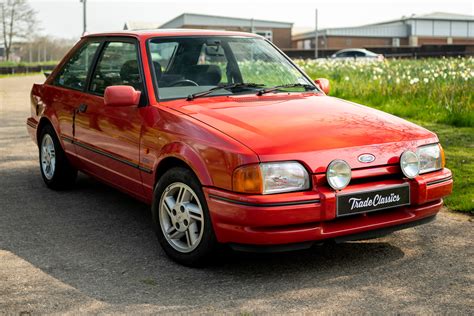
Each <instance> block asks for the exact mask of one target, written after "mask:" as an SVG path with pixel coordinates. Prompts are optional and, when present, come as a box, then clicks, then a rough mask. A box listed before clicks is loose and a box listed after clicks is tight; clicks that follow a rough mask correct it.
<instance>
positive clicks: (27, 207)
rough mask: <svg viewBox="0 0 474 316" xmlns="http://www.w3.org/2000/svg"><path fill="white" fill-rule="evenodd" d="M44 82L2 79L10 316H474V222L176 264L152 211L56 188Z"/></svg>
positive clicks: (81, 184)
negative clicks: (41, 145) (31, 132)
mask: <svg viewBox="0 0 474 316" xmlns="http://www.w3.org/2000/svg"><path fill="white" fill-rule="evenodd" d="M41 80H43V78H42V77H41V76H30V77H16V78H8V79H0V149H1V154H0V188H1V190H0V314H2V312H6V313H10V312H11V313H20V312H30V313H77V312H83V313H104V312H105V313H114V312H121V313H136V312H142V313H156V312H168V313H176V312H182V313H184V312H201V313H216V312H231V313H273V312H279V313H286V312H318V313H334V312H336V313H344V314H349V313H351V314H353V313H357V314H359V313H366V312H370V313H375V314H379V313H387V312H392V313H418V314H426V313H443V314H444V313H451V314H464V315H467V314H471V315H472V314H473V312H474V229H473V228H474V222H473V221H472V218H470V217H468V216H466V215H461V214H457V213H450V212H447V211H443V212H441V213H440V214H439V215H438V218H437V220H436V221H435V222H433V223H430V224H427V225H424V226H420V227H417V228H411V229H407V230H405V231H400V232H397V233H395V234H393V235H391V236H389V237H386V238H380V239H374V240H371V241H367V242H352V243H346V244H341V245H325V246H320V247H317V248H315V249H312V250H309V251H302V252H293V253H287V254H279V255H249V254H232V253H230V254H228V255H226V256H223V258H221V259H220V260H219V262H217V263H216V264H215V265H214V266H211V267H208V268H206V269H200V270H199V269H190V268H185V267H182V266H179V265H177V264H175V263H173V262H171V261H170V260H168V259H167V258H166V256H165V254H164V253H163V251H162V250H161V249H160V247H159V245H158V243H157V241H156V238H155V236H154V234H153V232H152V229H151V225H150V218H149V214H148V209H149V208H148V206H146V205H144V204H142V203H140V202H137V201H136V200H134V199H132V198H130V197H128V196H127V195H125V194H122V193H120V192H118V191H116V190H114V189H111V188H109V187H107V186H105V185H102V184H100V183H98V182H97V181H95V180H92V179H90V178H88V177H86V176H83V175H81V176H80V177H79V180H78V183H77V187H76V188H75V189H74V190H71V191H66V192H54V191H51V190H48V189H46V187H45V185H44V184H43V182H42V180H41V176H40V173H39V169H38V162H37V149H36V147H35V146H34V144H33V143H32V142H31V140H30V139H29V137H28V135H27V132H26V127H25V119H26V117H27V116H28V114H29V90H30V88H31V85H32V83H33V82H35V81H41Z"/></svg>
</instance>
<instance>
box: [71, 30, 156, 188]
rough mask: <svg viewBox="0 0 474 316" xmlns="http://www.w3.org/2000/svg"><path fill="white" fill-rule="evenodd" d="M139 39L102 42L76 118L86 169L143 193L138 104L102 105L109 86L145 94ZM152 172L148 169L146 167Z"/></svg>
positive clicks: (76, 140)
mask: <svg viewBox="0 0 474 316" xmlns="http://www.w3.org/2000/svg"><path fill="white" fill-rule="evenodd" d="M143 82H144V81H143V74H142V68H141V63H140V58H139V52H138V45H137V42H136V40H134V39H127V38H117V39H113V40H107V41H105V42H104V44H103V47H102V49H101V52H100V53H99V56H98V58H97V61H96V63H95V65H94V68H93V70H92V72H91V76H90V82H89V84H88V87H87V92H88V96H87V97H86V98H83V99H82V100H81V104H80V106H79V110H78V111H77V114H76V118H75V135H74V144H75V150H76V153H77V156H78V157H79V158H80V160H81V162H82V165H83V168H84V169H85V170H86V171H87V172H89V173H92V174H94V175H96V176H98V177H100V178H102V179H104V180H105V181H106V182H108V183H110V184H111V185H114V186H116V187H119V188H121V189H123V190H125V191H128V192H129V193H131V194H133V195H135V196H138V197H142V196H143V187H142V181H141V176H140V169H143V168H140V165H139V146H140V132H141V127H142V121H143V120H142V116H141V108H140V106H138V107H137V106H133V105H130V106H121V107H110V106H105V105H104V92H105V89H106V88H107V87H108V86H114V85H129V86H132V87H134V88H135V89H136V90H139V91H141V92H142V96H141V97H142V99H141V103H140V104H141V105H142V106H143V105H146V103H147V98H146V95H145V89H144V84H143ZM146 171H148V170H146Z"/></svg>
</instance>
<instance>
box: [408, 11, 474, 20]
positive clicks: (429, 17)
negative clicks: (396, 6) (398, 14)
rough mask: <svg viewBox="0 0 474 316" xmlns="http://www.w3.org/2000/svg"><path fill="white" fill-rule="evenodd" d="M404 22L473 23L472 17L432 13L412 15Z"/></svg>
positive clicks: (473, 17) (473, 18) (473, 16)
mask: <svg viewBox="0 0 474 316" xmlns="http://www.w3.org/2000/svg"><path fill="white" fill-rule="evenodd" d="M405 20H449V21H474V15H466V14H457V13H448V12H432V13H428V14H420V15H412V16H410V17H406V18H405Z"/></svg>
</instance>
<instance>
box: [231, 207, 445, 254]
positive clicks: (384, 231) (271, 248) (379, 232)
mask: <svg viewBox="0 0 474 316" xmlns="http://www.w3.org/2000/svg"><path fill="white" fill-rule="evenodd" d="M435 219H436V214H435V215H432V216H429V217H425V218H421V219H419V220H415V221H411V222H408V223H403V224H398V225H394V226H388V227H383V228H379V229H374V230H368V231H364V232H361V233H355V234H350V235H345V236H339V237H334V238H328V239H321V240H316V241H307V242H300V243H293V244H283V245H251V244H238V243H230V244H229V246H230V247H231V248H232V249H233V250H236V251H242V252H255V253H277V252H288V251H297V250H305V249H309V248H311V247H313V246H314V245H318V244H322V243H325V242H329V241H334V242H335V243H337V244H339V243H343V242H346V241H358V240H367V239H372V238H380V237H384V236H386V235H389V234H391V233H393V232H396V231H398V230H402V229H406V228H411V227H416V226H419V225H424V224H428V223H430V222H432V221H434V220H435Z"/></svg>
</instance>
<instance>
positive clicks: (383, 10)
mask: <svg viewBox="0 0 474 316" xmlns="http://www.w3.org/2000/svg"><path fill="white" fill-rule="evenodd" d="M29 2H30V4H31V5H32V7H33V8H34V9H35V10H36V11H37V14H38V20H39V21H40V28H41V31H40V33H41V34H43V35H52V36H54V37H60V38H78V37H80V35H81V34H82V3H81V2H80V0H55V1H51V0H49V1H45V0H30V1H29ZM316 8H317V9H318V16H319V18H318V27H319V28H327V27H342V26H356V25H363V24H368V23H373V22H381V21H385V20H392V19H398V18H400V17H402V16H408V15H411V14H425V13H430V12H450V13H459V14H469V15H474V1H473V0H449V1H448V0H443V1H438V0H397V1H393V0H387V1H385V0H378V1H374V0H359V1H349V0H342V1H341V0H326V1H308V0H286V1H283V0H260V1H259V0H238V1H236V0H220V1H215V0H212V1H211V0H202V1H201V0H197V1H191V0H175V1H169V0H168V1H160V0H140V1H134V0H128V1H125V0H122V1H117V0H87V24H88V32H102V31H114V30H122V29H123V25H124V23H125V22H126V21H144V22H153V23H157V24H162V23H165V22H167V21H169V20H171V19H173V18H174V17H176V16H178V15H180V14H182V13H184V12H186V13H201V14H211V15H222V16H230V17H240V18H254V19H262V20H273V21H282V22H293V23H294V26H293V30H294V32H295V31H296V32H298V31H301V32H303V31H308V30H311V29H314V25H315V9H316Z"/></svg>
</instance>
